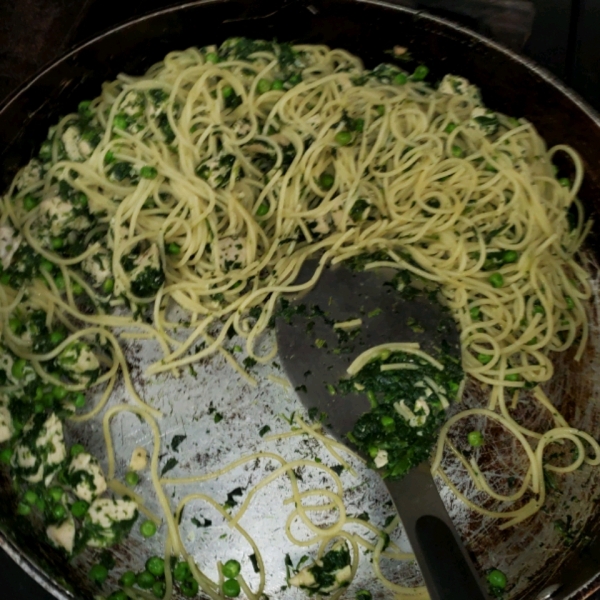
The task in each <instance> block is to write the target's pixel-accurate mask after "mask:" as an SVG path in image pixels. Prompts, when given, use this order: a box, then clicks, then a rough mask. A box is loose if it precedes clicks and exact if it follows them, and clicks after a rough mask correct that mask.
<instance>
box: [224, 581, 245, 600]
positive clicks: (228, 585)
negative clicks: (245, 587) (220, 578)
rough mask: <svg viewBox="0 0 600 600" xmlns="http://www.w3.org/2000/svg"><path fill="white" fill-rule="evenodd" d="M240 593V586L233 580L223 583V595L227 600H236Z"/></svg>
mask: <svg viewBox="0 0 600 600" xmlns="http://www.w3.org/2000/svg"><path fill="white" fill-rule="evenodd" d="M240 592H241V588H240V584H239V583H238V582H237V581H236V580H235V579H228V580H227V581H224V582H223V594H224V595H225V596H227V597H228V598H237V597H238V596H239V595H240Z"/></svg>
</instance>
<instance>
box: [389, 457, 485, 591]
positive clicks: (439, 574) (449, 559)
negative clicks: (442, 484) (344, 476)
mask: <svg viewBox="0 0 600 600" xmlns="http://www.w3.org/2000/svg"><path fill="white" fill-rule="evenodd" d="M386 485H387V487H388V490H389V492H390V494H391V496H392V499H393V500H394V504H395V505H396V509H397V510H398V514H399V515H400V519H401V520H402V525H403V526H404V529H405V530H406V534H407V536H408V539H409V541H410V544H411V546H412V549H413V552H414V553H415V557H416V559H417V562H418V563H419V567H420V569H421V572H422V574H423V579H424V580H425V584H426V585H427V590H428V592H429V595H430V596H431V600H487V598H488V595H487V594H486V593H485V592H484V591H483V588H482V586H481V583H480V581H479V577H478V575H477V572H476V570H475V567H474V566H473V563H472V562H471V559H470V558H469V555H468V553H467V551H466V548H465V547H464V546H463V544H462V542H461V540H460V537H459V536H458V533H457V532H456V530H455V528H454V525H453V524H452V520H451V519H450V517H449V515H448V512H447V511H446V507H445V506H444V503H443V502H442V499H441V498H440V495H439V493H438V491H437V488H436V486H435V483H434V481H433V477H432V475H431V472H430V470H429V464H427V463H423V464H421V465H419V466H418V467H417V468H415V469H413V470H412V471H411V472H410V473H408V475H406V477H405V478H404V479H401V480H400V481H387V480H386Z"/></svg>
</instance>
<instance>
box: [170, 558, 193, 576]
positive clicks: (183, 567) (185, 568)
mask: <svg viewBox="0 0 600 600" xmlns="http://www.w3.org/2000/svg"><path fill="white" fill-rule="evenodd" d="M191 574H192V572H191V570H190V565H188V564H187V563H186V562H185V561H179V562H178V563H177V564H176V565H175V568H174V569H173V579H174V580H175V581H186V580H187V579H189V577H190V576H191Z"/></svg>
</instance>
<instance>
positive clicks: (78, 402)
mask: <svg viewBox="0 0 600 600" xmlns="http://www.w3.org/2000/svg"><path fill="white" fill-rule="evenodd" d="M74 404H75V408H83V407H84V406H85V395H84V394H82V393H81V392H78V393H77V394H76V395H75V400H74Z"/></svg>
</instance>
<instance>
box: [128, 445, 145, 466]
mask: <svg viewBox="0 0 600 600" xmlns="http://www.w3.org/2000/svg"><path fill="white" fill-rule="evenodd" d="M147 466H148V452H147V450H146V448H142V447H141V446H138V447H137V448H135V449H134V451H133V453H132V454H131V460H130V461H129V468H130V469H131V470H132V471H143V470H144V469H145V468H146V467H147Z"/></svg>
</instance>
